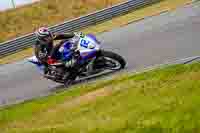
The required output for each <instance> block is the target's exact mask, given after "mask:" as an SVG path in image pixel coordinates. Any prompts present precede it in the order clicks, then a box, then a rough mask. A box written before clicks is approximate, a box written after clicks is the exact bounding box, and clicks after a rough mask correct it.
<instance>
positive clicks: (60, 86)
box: [50, 71, 121, 92]
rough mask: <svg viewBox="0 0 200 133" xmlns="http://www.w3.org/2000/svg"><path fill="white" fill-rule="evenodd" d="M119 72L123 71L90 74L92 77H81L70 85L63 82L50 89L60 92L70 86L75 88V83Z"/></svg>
mask: <svg viewBox="0 0 200 133" xmlns="http://www.w3.org/2000/svg"><path fill="white" fill-rule="evenodd" d="M119 72H121V71H109V72H106V73H101V74H97V75H93V76H90V77H87V78H81V79H78V80H76V81H74V82H73V83H72V84H71V85H69V86H68V87H65V86H64V85H63V84H61V85H58V86H56V87H54V88H52V89H51V90H50V91H51V92H60V91H63V90H66V89H69V88H70V89H73V86H75V85H78V84H83V83H88V82H92V81H95V80H97V79H102V78H104V77H106V76H110V75H112V74H115V73H119Z"/></svg>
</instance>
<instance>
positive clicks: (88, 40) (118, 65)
mask: <svg viewBox="0 0 200 133" xmlns="http://www.w3.org/2000/svg"><path fill="white" fill-rule="evenodd" d="M69 45H70V41H66V42H64V43H63V48H64V50H63V51H64V52H63V53H62V55H61V56H62V57H66V58H68V57H67V56H68V55H69V53H68V51H69ZM78 51H79V60H78V64H79V65H78V68H76V72H75V73H74V71H73V69H74V68H73V67H66V66H65V65H64V64H59V63H58V64H56V63H55V64H53V65H49V66H48V74H45V76H44V77H45V78H47V79H50V80H52V81H55V82H59V83H62V84H64V85H65V86H68V85H70V84H71V83H72V82H73V81H75V80H76V79H77V77H79V78H87V77H89V76H91V75H95V74H98V73H101V72H104V71H106V70H110V71H118V70H121V69H124V68H125V66H126V61H125V59H124V58H123V57H122V56H120V55H118V54H116V53H114V52H112V51H106V50H103V49H102V47H101V43H100V42H99V40H97V38H96V36H94V35H93V34H87V35H85V36H84V37H81V38H80V39H79V41H78ZM28 61H29V62H30V63H32V64H35V65H36V66H37V68H39V70H40V72H41V74H43V69H44V65H43V64H42V63H40V61H39V60H38V59H37V58H36V56H33V57H30V58H28Z"/></svg>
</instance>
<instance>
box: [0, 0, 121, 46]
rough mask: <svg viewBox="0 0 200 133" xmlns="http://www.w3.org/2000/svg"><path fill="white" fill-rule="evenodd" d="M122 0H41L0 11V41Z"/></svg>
mask: <svg viewBox="0 0 200 133" xmlns="http://www.w3.org/2000/svg"><path fill="white" fill-rule="evenodd" d="M122 1H123V0H41V1H40V2H36V3H34V4H31V5H27V6H24V7H20V8H17V9H12V10H8V11H5V12H0V20H1V21H0V42H3V41H6V40H9V39H12V38H15V37H19V36H21V35H24V34H26V33H30V32H33V31H34V30H35V29H36V28H38V27H40V26H44V25H45V26H52V25H55V24H57V23H61V22H63V21H66V20H69V19H72V18H76V17H79V16H82V15H85V14H88V13H90V12H94V11H96V10H100V9H103V8H105V7H108V6H111V5H114V4H117V3H119V2H122Z"/></svg>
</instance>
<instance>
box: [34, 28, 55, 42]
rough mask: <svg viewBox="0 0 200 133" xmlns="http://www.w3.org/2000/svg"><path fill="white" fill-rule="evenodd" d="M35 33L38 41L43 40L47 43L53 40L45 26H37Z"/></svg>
mask: <svg viewBox="0 0 200 133" xmlns="http://www.w3.org/2000/svg"><path fill="white" fill-rule="evenodd" d="M35 35H36V37H37V39H38V40H39V41H43V42H45V43H49V42H50V41H52V40H53V35H52V33H51V31H50V30H49V29H48V28H47V27H41V28H39V29H38V30H37V31H35Z"/></svg>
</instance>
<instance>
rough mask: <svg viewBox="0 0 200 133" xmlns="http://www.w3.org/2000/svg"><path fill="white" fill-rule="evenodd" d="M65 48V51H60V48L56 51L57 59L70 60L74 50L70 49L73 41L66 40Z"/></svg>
mask: <svg viewBox="0 0 200 133" xmlns="http://www.w3.org/2000/svg"><path fill="white" fill-rule="evenodd" d="M63 46H64V50H63V52H59V50H58V51H57V53H56V57H55V58H56V59H57V60H60V59H61V60H69V59H70V58H71V55H72V52H71V51H70V47H71V43H70V42H69V41H66V42H64V44H63Z"/></svg>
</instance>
